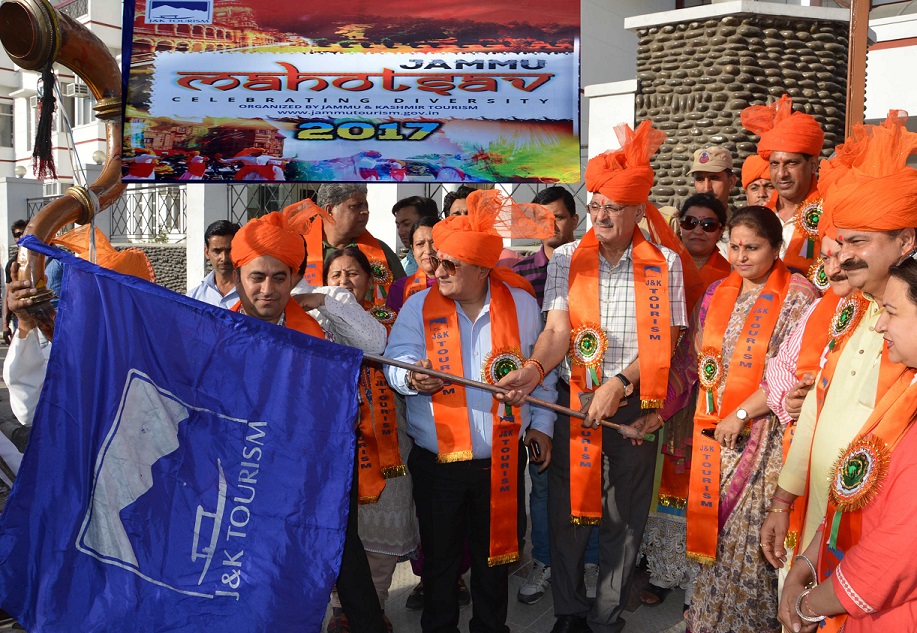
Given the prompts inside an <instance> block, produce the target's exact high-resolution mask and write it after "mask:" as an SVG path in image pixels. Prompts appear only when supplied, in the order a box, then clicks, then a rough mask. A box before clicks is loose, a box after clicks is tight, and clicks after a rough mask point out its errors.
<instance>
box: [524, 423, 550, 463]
mask: <svg viewBox="0 0 917 633" xmlns="http://www.w3.org/2000/svg"><path fill="white" fill-rule="evenodd" d="M533 442H534V443H536V444H538V448H540V449H541V456H540V457H536V456H535V452H534V451H530V452H529V461H531V462H532V463H533V464H541V468H539V469H538V472H540V473H541V472H544V470H545V469H546V468H547V467H548V466H549V465H550V464H551V449H552V448H553V447H554V442H553V441H552V440H551V438H550V437H548V435H547V433H542V432H541V431H539V430H537V429H533V428H529V429H528V430H527V431H526V432H525V439H524V440H523V441H522V443H523V444H524V445H525V446H526V447H528V446H530V445H531V444H532V443H533Z"/></svg>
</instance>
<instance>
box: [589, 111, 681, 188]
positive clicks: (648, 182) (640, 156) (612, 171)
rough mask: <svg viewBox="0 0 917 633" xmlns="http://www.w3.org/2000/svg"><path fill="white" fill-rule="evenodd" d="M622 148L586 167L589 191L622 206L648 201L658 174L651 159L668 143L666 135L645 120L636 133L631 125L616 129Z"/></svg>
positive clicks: (591, 160)
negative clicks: (652, 165) (651, 164)
mask: <svg viewBox="0 0 917 633" xmlns="http://www.w3.org/2000/svg"><path fill="white" fill-rule="evenodd" d="M615 134H616V135H617V136H618V142H619V143H620V144H621V149H617V150H611V151H607V152H605V153H603V154H599V155H598V156H595V157H593V158H592V159H590V160H589V163H587V165H586V189H588V190H589V191H591V192H592V193H600V194H602V195H603V196H605V197H606V198H608V199H609V200H611V201H612V202H617V203H618V204H626V205H630V204H641V203H643V202H646V201H647V198H649V195H650V189H652V188H653V179H654V177H655V174H654V172H653V168H652V167H651V166H650V158H652V156H653V154H655V153H656V150H658V149H659V148H660V146H662V144H663V143H664V142H665V132H663V131H661V130H656V129H654V128H653V122H652V121H643V122H642V123H640V125H638V126H637V129H636V130H632V129H630V126H628V125H627V124H624V123H622V124H620V125H616V126H615Z"/></svg>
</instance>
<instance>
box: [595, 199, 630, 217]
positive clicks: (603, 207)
mask: <svg viewBox="0 0 917 633" xmlns="http://www.w3.org/2000/svg"><path fill="white" fill-rule="evenodd" d="M587 206H588V207H589V210H590V211H592V212H593V213H598V212H599V211H605V213H607V214H609V215H611V214H614V213H621V212H622V211H624V209H626V208H627V207H626V206H623V207H618V206H615V205H613V204H598V203H596V202H590V203H589V204H588V205H587Z"/></svg>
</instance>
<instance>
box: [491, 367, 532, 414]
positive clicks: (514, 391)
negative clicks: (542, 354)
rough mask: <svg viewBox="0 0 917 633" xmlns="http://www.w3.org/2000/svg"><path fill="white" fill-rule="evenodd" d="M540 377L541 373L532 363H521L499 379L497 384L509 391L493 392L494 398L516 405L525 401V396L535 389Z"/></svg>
mask: <svg viewBox="0 0 917 633" xmlns="http://www.w3.org/2000/svg"><path fill="white" fill-rule="evenodd" d="M540 378H541V374H540V373H539V372H538V370H537V369H535V368H534V367H533V366H532V365H523V366H522V367H521V368H520V369H516V370H513V371H511V372H509V373H508V374H506V375H505V376H503V378H501V379H500V382H498V383H497V386H498V387H503V388H504V389H509V393H506V394H501V393H495V394H494V398H496V399H497V400H498V401H500V402H504V403H506V404H508V405H511V406H514V407H518V406H519V405H521V404H522V403H523V402H524V401H525V397H526V396H527V395H529V394H530V393H532V391H534V390H535V387H537V386H538V382H539V380H540Z"/></svg>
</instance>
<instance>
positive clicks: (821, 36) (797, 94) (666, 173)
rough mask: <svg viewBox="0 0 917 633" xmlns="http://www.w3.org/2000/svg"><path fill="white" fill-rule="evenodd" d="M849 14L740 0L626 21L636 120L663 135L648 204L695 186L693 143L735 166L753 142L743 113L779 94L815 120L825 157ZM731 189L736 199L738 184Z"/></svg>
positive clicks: (837, 129)
mask: <svg viewBox="0 0 917 633" xmlns="http://www.w3.org/2000/svg"><path fill="white" fill-rule="evenodd" d="M848 20H849V13H848V11H846V10H844V9H828V8H821V7H801V6H792V5H782V4H774V3H768V2H751V1H748V0H743V1H741V2H725V3H718V4H713V5H708V6H703V7H695V8H693V9H684V10H678V11H668V12H665V13H657V14H652V15H644V16H639V17H636V18H631V19H629V20H627V21H626V22H625V27H626V28H628V29H631V30H634V31H636V33H637V35H638V37H639V41H640V43H639V47H638V50H637V84H638V86H637V92H636V95H635V103H636V120H637V121H638V122H639V121H642V120H644V119H652V120H653V122H654V124H655V127H657V128H659V129H661V130H663V131H665V132H666V134H668V138H667V139H666V142H665V144H664V145H663V146H662V148H661V149H660V151H659V152H658V153H657V154H656V156H654V158H653V168H654V169H655V170H656V183H655V186H654V187H653V191H652V193H651V194H650V198H651V199H652V200H653V201H654V202H655V203H656V205H657V206H663V205H674V206H677V205H678V204H679V203H681V202H682V201H684V199H685V198H686V197H687V196H689V195H690V194H692V193H693V192H694V189H693V187H692V186H691V185H692V183H691V181H690V179H689V177H688V176H687V171H688V169H689V168H690V163H691V159H692V154H693V152H694V151H695V150H697V149H699V148H701V147H704V146H706V145H710V144H715V145H723V146H725V147H727V148H728V149H730V150H731V151H732V154H733V159H734V161H735V165H736V171H737V172H738V171H739V169H740V168H741V165H742V162H743V161H744V160H745V157H747V156H748V155H749V154H752V153H754V152H755V151H756V147H757V143H758V137H757V136H755V135H753V134H751V133H750V132H748V131H746V130H745V129H744V128H743V127H742V123H741V120H740V118H739V115H740V113H741V111H742V109H743V108H745V107H746V106H749V105H757V104H767V103H772V102H773V101H775V100H776V99H777V98H779V97H780V95H782V94H784V93H786V94H788V95H789V96H790V97H792V99H793V106H794V109H796V110H797V111H802V112H807V113H809V114H812V115H813V116H815V118H816V119H817V120H818V121H819V123H821V125H822V128H823V129H824V130H825V147H824V150H823V152H822V155H823V156H824V157H828V156H830V155H831V153H832V151H833V148H834V146H835V145H836V144H837V143H841V142H843V134H844V108H845V105H844V104H845V96H846V90H847V33H848V28H849V27H848ZM732 193H733V201H734V203H739V204H742V203H744V195H742V192H741V190H740V189H738V188H736V189H734V190H733V192H732Z"/></svg>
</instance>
